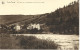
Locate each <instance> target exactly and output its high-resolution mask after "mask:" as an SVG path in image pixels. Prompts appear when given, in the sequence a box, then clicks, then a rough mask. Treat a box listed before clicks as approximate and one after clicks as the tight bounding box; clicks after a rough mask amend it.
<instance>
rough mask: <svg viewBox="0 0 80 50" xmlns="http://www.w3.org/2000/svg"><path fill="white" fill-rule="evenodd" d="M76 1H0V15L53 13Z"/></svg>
mask: <svg viewBox="0 0 80 50" xmlns="http://www.w3.org/2000/svg"><path fill="white" fill-rule="evenodd" d="M73 1H77V0H0V15H19V14H21V15H36V14H44V13H50V12H54V11H55V10H56V9H57V8H62V7H64V5H65V6H67V5H68V4H69V3H71V2H73Z"/></svg>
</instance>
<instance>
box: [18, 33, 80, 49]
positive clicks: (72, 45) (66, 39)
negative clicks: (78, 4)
mask: <svg viewBox="0 0 80 50" xmlns="http://www.w3.org/2000/svg"><path fill="white" fill-rule="evenodd" d="M18 35H24V36H35V37H37V38H39V39H44V40H50V41H54V42H55V43H56V44H58V49H59V50H60V49H61V50H66V49H67V50H68V49H70V50H78V49H79V36H77V35H57V34H18Z"/></svg>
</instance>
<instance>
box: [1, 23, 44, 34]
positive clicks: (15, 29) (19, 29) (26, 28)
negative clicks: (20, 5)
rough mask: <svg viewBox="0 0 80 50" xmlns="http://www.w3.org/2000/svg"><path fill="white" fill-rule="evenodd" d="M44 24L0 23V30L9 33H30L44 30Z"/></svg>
mask: <svg viewBox="0 0 80 50" xmlns="http://www.w3.org/2000/svg"><path fill="white" fill-rule="evenodd" d="M44 25H45V24H39V23H30V24H27V25H26V24H19V23H16V24H11V25H0V30H2V31H0V32H9V33H10V32H11V33H14V34H16V33H24V32H31V33H37V32H42V31H43V30H44V28H43V27H44Z"/></svg>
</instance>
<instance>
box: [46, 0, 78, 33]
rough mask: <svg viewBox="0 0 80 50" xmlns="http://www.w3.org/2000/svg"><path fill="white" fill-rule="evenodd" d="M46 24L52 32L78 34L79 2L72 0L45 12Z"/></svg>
mask: <svg viewBox="0 0 80 50" xmlns="http://www.w3.org/2000/svg"><path fill="white" fill-rule="evenodd" d="M46 24H47V25H48V26H49V27H50V31H51V32H54V33H61V34H79V3H78V2H76V1H74V2H72V3H70V4H69V5H68V6H64V7H63V8H59V9H57V10H56V11H55V12H52V13H50V14H47V17H46Z"/></svg>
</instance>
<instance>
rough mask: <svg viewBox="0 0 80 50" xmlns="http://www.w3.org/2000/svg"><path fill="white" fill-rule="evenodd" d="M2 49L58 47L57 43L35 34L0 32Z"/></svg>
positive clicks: (0, 47) (0, 46)
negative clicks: (16, 34)
mask: <svg viewBox="0 0 80 50" xmlns="http://www.w3.org/2000/svg"><path fill="white" fill-rule="evenodd" d="M0 49H57V45H56V44H55V43H54V42H53V41H46V40H41V39H38V38H36V37H34V36H23V35H20V36H15V35H13V36H10V34H0Z"/></svg>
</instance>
